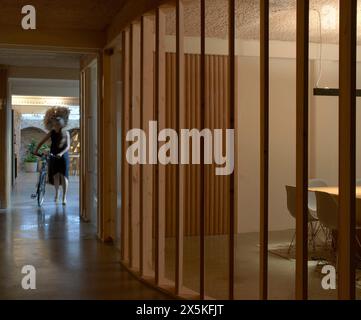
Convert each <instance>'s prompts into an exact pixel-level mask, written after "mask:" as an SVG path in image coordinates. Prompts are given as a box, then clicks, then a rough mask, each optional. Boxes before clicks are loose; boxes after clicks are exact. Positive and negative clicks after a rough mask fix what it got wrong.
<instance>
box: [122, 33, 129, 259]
mask: <svg viewBox="0 0 361 320" xmlns="http://www.w3.org/2000/svg"><path fill="white" fill-rule="evenodd" d="M129 40H130V38H129V29H126V30H124V31H123V33H122V84H123V93H122V94H123V102H122V155H121V156H122V159H121V161H122V175H121V210H122V211H121V212H122V213H121V215H122V220H121V230H122V235H121V242H122V243H121V259H122V261H123V262H126V263H128V262H129V213H130V210H129V189H130V186H129V164H128V162H127V159H126V150H127V148H128V143H127V142H126V135H127V132H128V130H129V72H130V70H129V62H130V61H129V46H130V45H129Z"/></svg>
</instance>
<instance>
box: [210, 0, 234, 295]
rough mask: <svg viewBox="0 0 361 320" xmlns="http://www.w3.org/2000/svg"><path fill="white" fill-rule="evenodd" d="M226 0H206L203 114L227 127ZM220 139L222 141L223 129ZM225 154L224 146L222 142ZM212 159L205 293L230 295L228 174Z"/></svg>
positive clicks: (213, 123)
mask: <svg viewBox="0 0 361 320" xmlns="http://www.w3.org/2000/svg"><path fill="white" fill-rule="evenodd" d="M228 26H229V21H228V1H227V0H217V1H214V0H206V79H205V86H206V107H205V108H206V118H205V123H206V125H205V127H206V128H209V129H211V130H212V132H213V134H214V131H213V130H215V129H227V128H228V126H229V124H228V119H229V105H228V88H229V87H228V83H229V82H228V76H229V72H228V61H229V59H228V52H229V49H228ZM222 132H223V142H224V141H225V139H224V137H225V130H222ZM223 152H224V154H225V147H224V146H223ZM216 167H218V165H215V164H214V163H213V164H212V165H207V166H206V167H205V200H206V205H205V216H206V221H205V227H206V232H205V233H206V239H205V262H206V266H205V278H206V281H205V282H206V283H205V285H206V295H207V296H209V297H211V298H216V299H228V298H229V258H230V257H229V249H228V248H229V200H228V198H229V190H230V188H229V176H217V175H216Z"/></svg>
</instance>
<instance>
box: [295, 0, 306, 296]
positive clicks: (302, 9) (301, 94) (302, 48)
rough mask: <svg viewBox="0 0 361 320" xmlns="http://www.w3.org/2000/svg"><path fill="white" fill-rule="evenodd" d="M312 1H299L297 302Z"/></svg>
mask: <svg viewBox="0 0 361 320" xmlns="http://www.w3.org/2000/svg"><path fill="white" fill-rule="evenodd" d="M308 51H309V1H308V0H297V107H296V108H297V111H296V114H297V120H296V126H297V132H296V140H297V141H296V145H297V147H296V189H297V191H296V299H298V300H303V299H307V291H308V290H307V287H308V268H307V261H308V93H309V91H308V57H309V52H308Z"/></svg>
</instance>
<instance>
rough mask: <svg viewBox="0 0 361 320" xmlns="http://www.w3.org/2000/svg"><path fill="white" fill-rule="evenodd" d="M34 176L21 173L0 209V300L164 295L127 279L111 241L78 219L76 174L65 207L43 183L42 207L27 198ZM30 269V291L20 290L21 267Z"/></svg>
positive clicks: (163, 297)
mask: <svg viewBox="0 0 361 320" xmlns="http://www.w3.org/2000/svg"><path fill="white" fill-rule="evenodd" d="M35 182H36V176H34V175H33V174H22V175H21V176H20V177H19V178H18V180H17V183H16V186H15V188H14V190H13V194H12V208H11V209H9V210H6V211H1V210H0V299H166V298H167V296H165V295H163V294H161V293H159V292H158V291H155V290H153V289H151V288H149V287H147V286H145V285H143V284H142V283H140V282H139V281H138V280H136V279H135V278H133V277H132V276H131V275H130V274H129V273H128V272H127V271H125V270H124V269H123V268H122V267H121V266H120V264H119V256H118V253H117V251H116V249H115V248H114V247H113V246H111V245H106V244H104V243H101V242H100V241H98V240H97V239H96V236H95V226H94V225H92V224H91V223H83V222H81V221H80V219H79V207H78V203H79V193H78V181H77V178H74V177H71V184H70V190H69V198H68V205H67V206H66V207H63V206H62V205H61V204H58V205H56V204H55V203H54V201H53V199H54V191H53V188H52V187H51V186H48V187H47V194H46V200H45V202H44V205H43V208H42V209H39V208H38V207H37V204H36V201H35V200H32V199H31V198H30V195H31V193H32V192H33V191H34V188H35ZM25 265H32V266H34V267H35V269H36V290H24V289H23V288H22V286H21V281H22V278H23V276H24V274H22V273H21V270H22V268H23V266H25Z"/></svg>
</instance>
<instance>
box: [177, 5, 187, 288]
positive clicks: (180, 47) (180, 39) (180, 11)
mask: <svg viewBox="0 0 361 320" xmlns="http://www.w3.org/2000/svg"><path fill="white" fill-rule="evenodd" d="M176 30H177V35H176V39H177V40H176V42H177V44H176V47H177V52H176V68H177V72H176V74H177V80H176V84H177V87H176V115H177V127H178V130H177V131H178V136H179V137H180V130H181V129H182V128H183V126H184V119H183V117H184V115H183V114H184V93H185V90H184V60H185V59H184V4H183V0H177V7H176ZM179 150H180V147H179ZM178 155H180V154H179V153H178ZM179 159H180V157H179ZM177 186H178V190H177V195H176V199H177V200H176V204H177V208H176V218H177V221H176V225H177V227H176V273H175V274H176V279H175V283H176V287H175V289H176V294H177V295H180V294H181V290H182V286H183V236H184V201H183V200H184V168H183V166H182V165H178V169H177Z"/></svg>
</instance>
